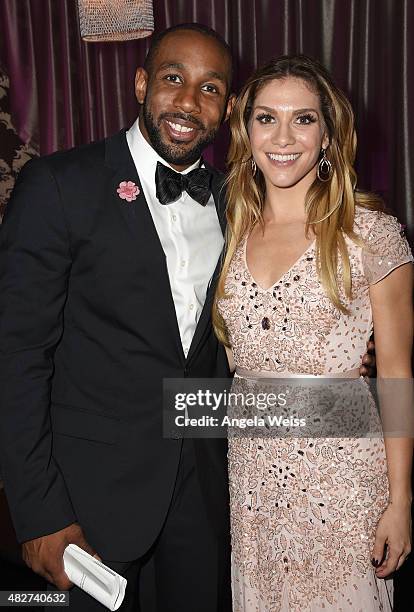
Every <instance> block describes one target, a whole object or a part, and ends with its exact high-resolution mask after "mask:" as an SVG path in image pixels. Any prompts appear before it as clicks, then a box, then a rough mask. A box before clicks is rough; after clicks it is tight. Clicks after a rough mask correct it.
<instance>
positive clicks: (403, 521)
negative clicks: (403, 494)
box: [372, 500, 411, 578]
mask: <svg viewBox="0 0 414 612" xmlns="http://www.w3.org/2000/svg"><path fill="white" fill-rule="evenodd" d="M385 545H386V557H385V558H384V551H385ZM410 552H411V502H410V501H409V500H405V501H402V502H401V503H397V502H390V504H389V506H388V507H387V509H386V510H385V512H384V513H383V515H382V516H381V518H380V520H379V522H378V526H377V531H376V534H375V545H374V550H373V553H372V564H373V566H374V567H376V570H375V573H376V575H377V577H378V578H386V577H387V576H389V575H390V574H392V572H394V571H395V570H398V569H400V567H401V566H402V564H403V563H404V561H405V559H406V557H407V556H408V555H409V554H410Z"/></svg>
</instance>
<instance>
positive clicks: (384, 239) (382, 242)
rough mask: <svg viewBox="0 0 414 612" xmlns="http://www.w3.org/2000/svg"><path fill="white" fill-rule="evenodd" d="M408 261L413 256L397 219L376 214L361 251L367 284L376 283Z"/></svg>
mask: <svg viewBox="0 0 414 612" xmlns="http://www.w3.org/2000/svg"><path fill="white" fill-rule="evenodd" d="M410 261H411V262H412V261H413V255H412V253H411V249H410V246H409V244H408V242H407V239H406V237H405V236H404V230H403V228H402V226H401V224H400V223H399V221H398V219H396V218H395V217H392V216H391V215H387V214H385V213H378V214H377V215H376V219H375V222H374V223H373V224H372V226H371V228H370V230H369V233H368V236H367V238H366V246H365V247H364V248H363V250H362V265H363V268H364V274H365V277H366V278H367V280H368V282H369V284H370V285H374V284H375V283H378V281H380V280H382V279H383V278H385V277H386V276H387V275H388V274H389V273H390V272H392V270H395V268H398V267H399V266H401V265H402V264H405V263H408V262H410Z"/></svg>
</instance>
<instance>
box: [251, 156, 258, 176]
mask: <svg viewBox="0 0 414 612" xmlns="http://www.w3.org/2000/svg"><path fill="white" fill-rule="evenodd" d="M250 165H251V167H252V174H253V176H255V174H256V172H257V165H256V162H255V161H254V159H253V157H252V159H251V162H250Z"/></svg>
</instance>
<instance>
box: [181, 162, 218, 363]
mask: <svg viewBox="0 0 414 612" xmlns="http://www.w3.org/2000/svg"><path fill="white" fill-rule="evenodd" d="M205 166H206V168H208V169H209V170H210V172H211V173H212V182H211V191H212V194H213V198H214V203H215V205H216V211H217V216H218V219H219V223H220V227H221V231H222V233H223V236H224V235H225V231H226V189H225V186H224V181H223V175H222V174H221V173H219V172H217V170H216V169H215V168H213V167H212V166H210V165H209V164H207V163H206V162H205ZM223 252H224V248H223V251H222V253H221V255H220V257H219V259H218V261H217V265H216V267H215V270H214V273H213V276H212V277H211V279H210V282H209V284H208V288H207V294H206V299H205V302H204V306H203V310H202V311H201V315H200V318H199V320H198V324H197V327H196V330H195V332H194V336H193V340H192V342H191V346H190V350H189V351H188V355H187V363H188V362H189V361H190V360H191V359H192V357H193V356H194V354H195V352H196V350H197V346H198V345H199V344H200V342H201V340H202V338H203V336H204V334H205V333H206V332H207V331H208V329H209V324H210V318H211V309H212V306H213V299H214V294H215V291H216V285H217V281H218V277H219V275H220V269H221V260H222V255H223Z"/></svg>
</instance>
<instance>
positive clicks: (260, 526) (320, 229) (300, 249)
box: [213, 56, 413, 612]
mask: <svg viewBox="0 0 414 612" xmlns="http://www.w3.org/2000/svg"><path fill="white" fill-rule="evenodd" d="M231 132H232V142H231V146H230V152H229V167H230V172H229V178H228V212H227V217H228V235H227V248H226V254H225V258H224V260H223V267H222V272H221V277H220V279H219V284H218V289H217V295H216V301H215V305H214V309H213V317H214V325H215V329H216V333H217V335H218V336H219V338H220V339H221V340H222V341H223V342H224V344H226V346H227V347H229V349H231V352H232V357H233V359H234V363H235V366H236V376H240V377H245V378H247V379H248V378H249V377H250V378H255V379H256V378H261V377H283V378H285V377H292V376H306V377H309V376H310V377H337V378H343V377H345V378H356V379H358V376H359V372H358V367H359V365H360V363H361V357H362V355H363V354H364V352H365V346H366V341H367V339H368V338H369V337H370V335H371V333H372V330H373V327H375V342H376V358H377V369H378V376H379V377H380V379H385V378H395V379H397V378H401V379H411V377H412V372H411V340H412V331H413V314H412V298H411V296H412V266H411V262H412V260H413V257H412V254H411V251H410V248H409V246H408V243H407V241H406V239H405V238H404V236H403V232H402V230H401V226H400V224H399V223H398V221H397V220H396V219H395V218H394V217H392V216H390V215H388V214H386V213H385V212H383V210H382V206H381V203H380V201H379V199H378V198H376V197H375V196H374V195H373V194H370V193H365V192H361V191H358V190H357V189H356V188H355V185H356V175H355V172H354V170H353V166H352V164H353V161H354V156H355V148H356V138H355V133H354V120H353V113H352V109H351V107H350V104H349V102H348V100H347V99H346V98H345V96H344V94H343V93H342V92H341V91H340V90H339V89H338V88H337V87H336V86H335V84H334V83H333V82H332V79H331V77H330V75H329V74H328V73H327V71H326V70H325V69H324V68H323V67H322V66H321V65H320V64H318V63H317V62H315V61H313V60H311V59H310V58H307V57H305V56H284V57H282V58H279V59H276V60H274V61H271V62H269V63H268V64H267V65H266V66H264V67H263V68H262V69H259V70H258V71H257V72H256V73H255V74H254V75H253V76H252V77H251V78H250V79H249V81H248V82H247V84H246V85H245V87H244V88H243V90H242V92H241V94H240V96H239V98H238V100H237V103H236V106H235V109H234V111H233V114H232V117H231ZM359 382H360V384H361V385H366V382H365V381H364V379H361V380H360V381H359ZM331 435H332V434H331ZM411 460H412V439H411V438H410V437H409V436H408V435H406V436H404V437H403V436H402V437H399V438H391V437H390V436H385V437H383V436H382V435H378V436H377V437H374V436H371V437H361V436H359V437H354V438H352V437H350V436H347V437H343V438H339V437H338V438H334V437H332V438H330V437H326V438H324V437H315V438H311V437H284V438H283V437H272V436H267V437H262V438H256V437H253V436H250V437H249V436H247V437H237V436H234V437H231V438H230V440H229V479H230V499H231V525H232V550H233V566H232V574H233V577H232V581H233V598H234V611H235V612H253V611H254V612H279V611H283V612H288V611H289V612H315V611H319V610H324V611H328V610H329V611H333V610H335V611H345V610H354V611H361V612H376V611H379V610H384V611H388V610H391V609H392V577H391V576H392V573H393V572H394V571H395V570H396V569H398V568H399V567H400V566H401V565H402V563H403V562H404V560H405V558H406V556H407V555H408V554H409V552H410V546H411V544H410V541H411V533H410V531H411V526H410V507H411V485H410V480H411V477H410V474H411Z"/></svg>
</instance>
